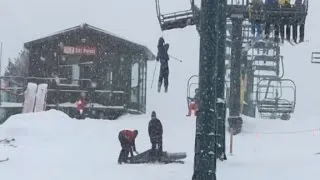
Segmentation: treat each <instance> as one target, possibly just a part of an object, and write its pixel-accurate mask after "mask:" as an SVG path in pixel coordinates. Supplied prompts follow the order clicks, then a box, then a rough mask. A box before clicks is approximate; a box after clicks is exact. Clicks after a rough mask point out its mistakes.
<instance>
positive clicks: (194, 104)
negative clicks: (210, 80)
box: [187, 88, 200, 116]
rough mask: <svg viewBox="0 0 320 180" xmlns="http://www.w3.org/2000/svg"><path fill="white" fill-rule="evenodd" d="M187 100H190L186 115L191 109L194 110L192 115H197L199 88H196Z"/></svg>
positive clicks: (189, 113) (189, 114)
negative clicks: (191, 96) (192, 95)
mask: <svg viewBox="0 0 320 180" xmlns="http://www.w3.org/2000/svg"><path fill="white" fill-rule="evenodd" d="M188 100H190V101H191V102H190V103H189V106H188V114H187V116H191V111H192V110H193V111H194V115H195V116H197V115H198V107H199V103H200V93H199V88H197V89H196V90H195V95H194V97H193V98H190V97H189V98H188Z"/></svg>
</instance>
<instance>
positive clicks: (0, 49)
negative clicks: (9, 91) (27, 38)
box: [0, 42, 3, 105]
mask: <svg viewBox="0 0 320 180" xmlns="http://www.w3.org/2000/svg"><path fill="white" fill-rule="evenodd" d="M2 47H3V43H2V42H1V45H0V76H2V70H1V69H2ZM0 88H2V79H0ZM1 104H2V92H1V91H0V105H1Z"/></svg>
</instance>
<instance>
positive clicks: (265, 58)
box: [253, 55, 279, 62]
mask: <svg viewBox="0 0 320 180" xmlns="http://www.w3.org/2000/svg"><path fill="white" fill-rule="evenodd" d="M253 60H254V61H269V62H276V61H278V60H279V59H277V58H275V57H274V56H267V55H255V56H254V58H253Z"/></svg>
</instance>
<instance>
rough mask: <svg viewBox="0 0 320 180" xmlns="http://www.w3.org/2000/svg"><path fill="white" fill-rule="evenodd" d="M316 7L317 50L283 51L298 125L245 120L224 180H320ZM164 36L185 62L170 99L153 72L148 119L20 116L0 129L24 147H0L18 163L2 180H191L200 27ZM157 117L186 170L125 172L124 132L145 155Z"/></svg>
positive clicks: (313, 34)
mask: <svg viewBox="0 0 320 180" xmlns="http://www.w3.org/2000/svg"><path fill="white" fill-rule="evenodd" d="M310 4H311V6H310V12H309V16H308V18H307V26H306V39H307V40H309V42H306V43H303V44H301V45H297V46H295V47H292V46H290V45H288V44H285V45H284V46H283V48H282V54H283V55H284V56H285V77H287V78H291V79H293V80H294V81H295V82H296V84H297V88H298V89H297V98H298V99H297V109H296V112H295V114H294V115H293V116H292V118H291V120H290V121H280V120H261V119H258V118H256V119H249V118H245V122H244V128H243V133H241V134H239V135H237V136H235V137H234V147H233V154H232V155H230V154H229V153H228V160H227V161H224V162H218V166H217V177H218V179H245V180H270V179H273V180H283V179H290V180H298V179H299V180H300V179H302V178H306V179H310V178H313V177H317V176H318V167H319V165H320V156H317V155H315V153H316V152H319V151H320V142H319V138H320V133H319V128H320V122H319V120H318V109H319V105H318V100H319V99H320V95H319V92H320V86H319V85H317V84H316V83H317V82H318V81H317V79H318V78H317V77H319V76H320V73H319V68H320V67H317V65H314V64H311V63H310V54H311V51H316V50H317V48H318V47H320V46H319V44H318V42H317V41H316V40H317V38H318V31H319V28H318V25H317V24H316V23H313V22H317V13H316V12H317V7H319V5H320V2H318V1H311V2H310ZM164 35H165V39H166V40H167V41H168V42H169V43H170V53H171V54H172V55H173V56H176V57H178V58H181V59H182V60H183V62H182V63H180V62H178V61H175V60H173V59H171V61H170V85H169V92H168V93H163V92H162V93H160V94H159V93H157V92H156V81H157V76H158V70H159V65H158V66H157V67H156V68H157V69H156V70H157V71H156V77H155V79H154V82H153V87H152V88H151V83H152V76H153V71H154V67H155V63H154V62H150V63H149V64H148V95H147V106H148V107H147V108H148V109H147V111H148V112H147V114H145V115H139V116H138V115H126V116H123V117H121V118H120V119H119V120H117V121H107V120H105V121H104V120H92V119H86V120H75V119H71V118H69V117H68V116H67V115H65V114H64V113H62V112H59V111H55V110H50V111H47V112H40V113H34V114H21V115H15V116H12V117H11V118H9V120H8V121H7V122H5V123H4V124H3V125H1V126H0V138H1V139H2V138H15V139H16V141H15V142H14V145H16V146H17V147H16V148H14V147H11V146H8V145H5V144H0V145H1V146H0V158H5V157H10V160H9V161H8V162H3V163H0V179H10V180H20V179H25V180H37V179H39V180H40V179H41V180H42V179H46V180H60V179H61V180H64V179H77V180H88V179H92V180H105V179H117V180H128V179H132V180H136V179H139V180H149V179H154V180H164V179H174V180H186V179H191V177H192V172H193V149H194V134H195V118H194V117H190V118H187V117H186V116H185V115H186V113H187V106H186V83H187V79H188V78H189V77H190V76H191V75H192V74H197V73H198V67H199V66H198V65H199V64H198V57H199V37H198V35H197V33H196V31H195V28H194V27H188V28H185V29H183V30H173V31H170V32H167V33H165V34H164ZM181 41H183V43H182V42H181ZM181 44H183V46H181ZM154 46H156V42H155V44H154ZM186 49H193V50H194V51H189V50H186ZM152 110H155V111H156V112H157V115H158V118H159V119H160V120H161V121H162V123H163V126H164V150H166V151H169V152H181V151H183V152H187V154H188V157H187V158H186V160H185V164H169V165H150V164H148V165H147V164H140V165H118V164H117V158H118V153H119V151H120V144H119V142H118V139H117V135H118V132H119V131H120V130H122V129H125V128H128V129H138V130H139V135H138V138H137V142H136V145H137V150H138V151H140V152H142V151H144V150H146V149H148V148H150V146H151V145H150V143H149V139H148V134H147V125H148V121H149V119H150V113H151V111H152ZM228 139H229V137H227V151H228V152H229V142H228Z"/></svg>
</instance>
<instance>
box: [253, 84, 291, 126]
mask: <svg viewBox="0 0 320 180" xmlns="http://www.w3.org/2000/svg"><path fill="white" fill-rule="evenodd" d="M256 102H257V108H258V112H259V113H260V115H261V118H264V119H276V118H280V119H282V120H289V119H290V114H292V113H293V112H294V110H295V104H296V85H295V83H294V82H293V81H292V80H290V79H279V78H276V79H263V80H261V81H259V82H258V84H257V93H256Z"/></svg>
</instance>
